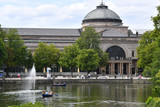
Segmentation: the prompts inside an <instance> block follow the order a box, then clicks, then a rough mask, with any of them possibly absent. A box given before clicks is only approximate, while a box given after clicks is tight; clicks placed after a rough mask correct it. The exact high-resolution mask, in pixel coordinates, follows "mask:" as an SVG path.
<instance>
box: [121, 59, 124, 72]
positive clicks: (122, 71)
mask: <svg viewBox="0 0 160 107" xmlns="http://www.w3.org/2000/svg"><path fill="white" fill-rule="evenodd" d="M123 69H124V68H123V62H122V73H121V74H123Z"/></svg>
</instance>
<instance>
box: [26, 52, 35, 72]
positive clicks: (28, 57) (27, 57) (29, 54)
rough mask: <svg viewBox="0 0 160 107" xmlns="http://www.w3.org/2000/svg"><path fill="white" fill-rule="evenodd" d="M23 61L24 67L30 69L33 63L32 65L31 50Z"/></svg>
mask: <svg viewBox="0 0 160 107" xmlns="http://www.w3.org/2000/svg"><path fill="white" fill-rule="evenodd" d="M25 60H26V61H25V67H26V68H29V69H31V68H32V66H33V63H34V60H33V56H32V53H31V50H28V51H27V55H26V58H25Z"/></svg>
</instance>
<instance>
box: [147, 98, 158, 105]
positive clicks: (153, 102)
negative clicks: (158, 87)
mask: <svg viewBox="0 0 160 107" xmlns="http://www.w3.org/2000/svg"><path fill="white" fill-rule="evenodd" d="M146 104H147V107H160V97H153V98H152V97H149V98H148V100H147V101H146Z"/></svg>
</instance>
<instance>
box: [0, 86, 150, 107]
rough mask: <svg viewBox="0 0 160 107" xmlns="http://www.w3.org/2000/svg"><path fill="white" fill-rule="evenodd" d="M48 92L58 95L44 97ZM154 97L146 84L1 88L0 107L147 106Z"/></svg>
mask: <svg viewBox="0 0 160 107" xmlns="http://www.w3.org/2000/svg"><path fill="white" fill-rule="evenodd" d="M43 90H49V91H53V92H55V93H56V94H57V95H58V96H57V95H55V96H53V97H50V98H42V95H41V94H40V92H42V91H43ZM151 94H152V92H151V85H143V84H67V86H66V87H54V86H52V85H36V90H35V91H34V90H25V88H24V86H20V85H19V86H15V85H7V86H4V85H3V86H2V85H1V86H0V107H6V106H9V105H19V104H23V103H26V102H33V103H34V102H35V101H40V102H42V103H43V104H45V105H46V106H51V107H145V101H146V100H147V98H148V96H150V95H151Z"/></svg>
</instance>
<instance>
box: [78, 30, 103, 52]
mask: <svg viewBox="0 0 160 107" xmlns="http://www.w3.org/2000/svg"><path fill="white" fill-rule="evenodd" d="M76 43H77V44H78V46H79V49H94V50H95V51H96V52H97V53H99V52H100V51H101V49H100V47H99V44H100V35H99V34H98V33H97V32H96V30H95V29H94V28H93V27H85V28H84V31H83V32H82V33H81V37H80V38H78V40H77V41H76Z"/></svg>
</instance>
